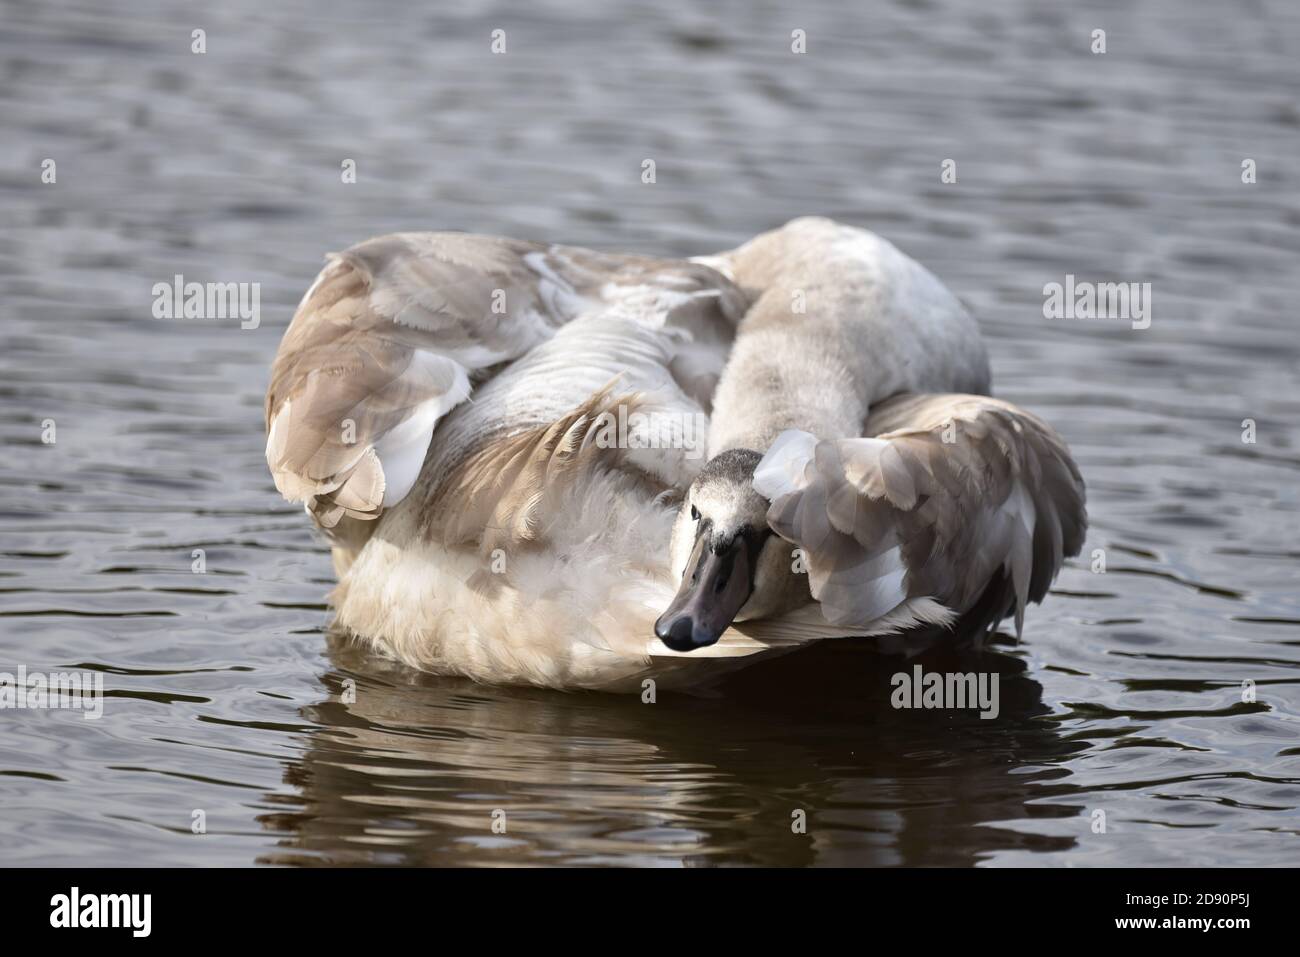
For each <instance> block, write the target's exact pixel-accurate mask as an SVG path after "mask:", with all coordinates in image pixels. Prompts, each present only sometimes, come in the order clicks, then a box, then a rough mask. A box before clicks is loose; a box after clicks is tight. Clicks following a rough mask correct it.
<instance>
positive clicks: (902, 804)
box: [260, 634, 1085, 866]
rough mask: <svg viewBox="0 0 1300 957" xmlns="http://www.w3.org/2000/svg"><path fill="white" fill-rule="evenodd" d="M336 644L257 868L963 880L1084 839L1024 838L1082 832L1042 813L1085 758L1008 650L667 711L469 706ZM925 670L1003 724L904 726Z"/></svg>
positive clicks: (807, 655)
mask: <svg viewBox="0 0 1300 957" xmlns="http://www.w3.org/2000/svg"><path fill="white" fill-rule="evenodd" d="M329 644H330V651H329V654H330V659H331V662H332V663H333V665H334V670H332V671H330V672H327V673H325V674H324V675H322V682H323V683H324V684H325V686H326V687H327V688H328V689H329V694H328V696H326V697H324V698H323V700H321V702H320V703H319V704H316V705H314V706H311V707H309V708H306V709H304V712H305V716H306V717H307V718H308V719H309V720H311V721H312V722H314V723H315V724H317V725H319V729H318V730H317V731H315V732H314V733H312V734H311V735H310V736H309V738H308V739H307V741H306V748H305V751H304V753H303V756H302V758H301V760H300V761H297V762H295V763H293V764H291V765H289V766H288V767H287V768H286V772H285V776H286V781H287V782H288V783H290V784H291V785H293V786H294V787H295V789H296V790H297V792H298V793H297V794H296V795H294V796H285V795H273V796H271V797H270V800H271V801H273V802H275V803H279V804H283V805H285V806H284V808H283V810H282V811H279V812H277V813H272V814H266V815H263V816H262V817H261V818H260V820H261V823H262V824H263V826H264V827H266V828H268V829H269V830H272V831H274V832H278V833H280V834H281V835H282V838H281V840H280V841H279V843H278V849H277V850H274V851H271V852H269V853H267V854H265V855H263V856H262V857H261V858H260V861H261V863H270V864H307V865H310V864H322V863H331V864H347V863H354V864H385V865H431V866H450V865H509V864H521V863H537V862H540V863H555V864H570V865H573V864H600V863H614V862H617V863H622V864H640V865H691V866H699V865H711V864H712V865H769V866H774V865H779V866H788V865H812V864H816V865H852V866H882V865H934V866H964V865H973V864H977V863H979V862H980V860H981V859H982V858H983V857H985V856H987V855H988V854H990V853H993V852H998V851H1004V850H1013V849H1044V850H1056V851H1059V850H1064V849H1066V848H1068V847H1070V846H1072V845H1073V844H1074V843H1075V842H1074V839H1073V838H1063V837H1059V836H1058V837H1050V838H1049V837H1043V836H1039V835H1035V834H1032V833H1027V832H1022V831H1021V830H1020V829H1018V828H1017V827H1016V826H1015V822H1017V821H1023V820H1024V819H1026V818H1030V817H1035V816H1038V817H1045V816H1056V817H1067V816H1073V815H1079V814H1082V813H1083V807H1082V805H1081V804H1080V805H1071V804H1070V803H1068V801H1067V802H1066V803H1061V802H1060V801H1059V800H1058V801H1056V802H1054V803H1050V804H1049V803H1040V804H1035V801H1039V800H1041V799H1043V798H1048V797H1056V798H1058V799H1059V797H1060V796H1061V795H1062V794H1067V795H1068V790H1063V789H1062V787H1061V785H1059V784H1057V783H1056V782H1057V781H1058V780H1059V779H1060V778H1062V777H1065V776H1066V774H1067V772H1066V771H1065V770H1064V769H1063V768H1058V767H1054V765H1056V764H1058V763H1060V762H1063V761H1064V760H1065V759H1066V758H1067V757H1068V756H1069V755H1071V754H1074V753H1076V752H1077V751H1079V750H1082V749H1083V748H1084V747H1085V745H1084V743H1083V742H1072V741H1070V740H1068V739H1067V738H1066V737H1064V736H1062V734H1061V733H1059V732H1058V729H1057V726H1056V723H1055V722H1054V721H1053V720H1052V719H1051V718H1050V716H1049V709H1048V708H1047V707H1046V706H1045V705H1044V704H1043V702H1042V697H1041V695H1042V688H1041V686H1040V685H1039V684H1038V682H1036V681H1034V680H1033V679H1031V678H1029V677H1028V676H1027V674H1026V673H1025V665H1024V663H1023V661H1022V660H1021V659H1020V658H1019V657H1017V656H1016V655H1015V654H1014V643H1013V642H1012V640H1011V639H1009V638H1005V637H1003V636H998V637H997V638H996V639H995V643H994V645H993V646H992V647H991V648H987V647H986V649H985V650H982V651H981V650H975V649H973V648H972V647H970V646H969V645H966V646H959V647H945V646H937V647H936V648H934V649H932V650H929V651H926V652H923V653H922V654H920V655H917V656H915V657H913V658H910V659H909V658H904V657H903V656H902V655H895V654H885V653H881V651H880V650H879V646H878V645H877V646H874V647H873V646H872V645H871V640H870V639H865V640H856V639H843V640H839V641H832V642H824V643H821V645H819V646H817V647H814V648H811V649H808V650H804V651H802V652H800V653H798V654H793V655H790V656H787V657H784V658H781V659H778V660H776V661H773V662H766V663H760V664H758V665H755V666H754V667H753V668H751V669H748V670H746V671H743V672H740V673H738V674H735V675H733V676H731V677H729V678H727V679H725V680H724V681H723V682H722V683H720V684H719V685H717V686H715V687H714V688H712V689H710V690H709V691H707V692H697V693H694V694H685V693H673V692H660V693H659V694H657V695H656V696H655V697H656V699H657V700H656V701H655V702H654V703H645V702H643V700H642V699H641V698H638V697H634V696H616V695H609V694H601V693H592V692H578V693H559V692H552V691H543V690H537V689H527V688H501V687H488V686H483V685H476V684H474V683H472V682H469V681H466V680H463V679H448V678H440V677H433V676H428V675H423V674H421V673H418V672H414V671H411V670H410V669H407V668H405V667H403V666H400V665H396V664H391V663H388V662H385V661H383V660H379V659H376V658H375V657H373V656H371V655H368V654H367V653H366V652H364V651H362V650H361V649H359V648H358V647H356V646H355V644H354V643H353V642H352V641H350V640H349V639H347V638H346V637H344V636H342V635H338V634H335V635H331V636H330V640H329ZM1008 652H1010V653H1008ZM917 664H920V665H921V666H922V668H923V669H924V671H926V672H963V673H964V672H988V673H992V674H996V675H997V677H998V688H999V702H998V704H999V713H998V716H997V718H996V719H993V720H984V719H981V718H980V717H979V714H978V711H976V710H964V711H956V710H904V709H896V708H894V707H893V706H892V705H891V695H892V694H893V691H894V684H893V682H892V679H893V676H894V675H895V674H897V673H899V672H906V673H908V674H911V673H912V672H913V668H914V667H915V666H916V665H917ZM799 812H803V813H802V815H800V814H799ZM801 818H802V820H803V821H804V822H805V825H806V830H805V832H804V833H799V831H800V830H801V828H800V827H799V825H800V819H801ZM494 821H495V822H496V827H495V828H494V826H493V825H494ZM1082 829H1083V825H1081V830H1082Z"/></svg>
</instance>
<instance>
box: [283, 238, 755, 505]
mask: <svg viewBox="0 0 1300 957" xmlns="http://www.w3.org/2000/svg"><path fill="white" fill-rule="evenodd" d="M655 305H657V306H661V307H663V308H664V309H666V310H667V311H669V312H671V313H672V314H673V315H674V316H675V318H676V321H677V322H678V324H679V325H681V326H682V327H683V329H684V330H686V332H687V334H690V333H691V332H693V331H695V330H696V329H700V330H701V331H702V334H703V336H704V337H705V338H708V336H709V334H710V332H711V330H712V328H713V325H714V323H713V322H712V319H711V317H712V316H713V315H716V314H718V313H719V312H721V313H723V314H725V315H726V316H727V317H728V321H729V322H730V323H731V324H732V325H734V322H735V320H736V319H738V318H739V315H740V314H741V313H742V312H743V309H744V301H743V297H741V296H740V294H739V293H738V292H737V291H736V290H735V288H734V287H732V286H731V284H730V283H729V282H727V281H726V280H724V279H722V278H721V277H720V276H718V275H717V274H716V273H715V272H713V271H712V270H711V269H709V268H707V267H705V266H701V265H696V264H692V263H684V262H675V261H672V260H655V259H649V258H646V257H636V256H612V255H606V254H603V253H598V252H593V251H590V250H585V249H580V248H577V247H568V246H555V245H544V244H539V243H533V242H526V241H520V240H512V239H504V238H498V237H492V236H475V235H469V234H462V233H398V234H392V235H388V236H380V237H377V238H375V239H370V240H367V241H365V242H363V243H360V244H358V245H356V246H353V247H352V248H350V249H348V250H346V251H345V252H343V253H339V254H335V255H333V256H331V257H329V262H328V264H327V265H326V267H325V268H324V270H323V271H322V272H321V273H320V275H319V276H318V277H317V279H316V281H315V282H314V283H313V284H312V286H311V288H310V289H309V290H308V291H307V294H306V295H305V296H304V297H303V300H302V302H301V304H300V305H299V307H298V310H297V312H296V313H295V315H294V317H293V320H292V322H291V323H290V325H289V328H288V329H287V331H286V332H285V335H284V339H283V341H282V342H281V345H280V349H279V352H278V354H277V356H276V359H275V363H274V366H273V368H272V372H271V382H270V386H269V388H268V390H267V397H266V424H267V433H268V438H267V446H266V457H267V463H268V465H269V466H270V469H271V473H272V475H273V477H274V479H275V483H276V487H277V488H278V489H279V490H280V492H281V493H282V494H283V495H284V496H285V498H286V499H288V500H290V501H302V502H305V503H306V506H307V510H308V512H309V513H310V514H311V515H312V517H313V519H314V520H315V521H316V522H317V524H318V525H320V526H322V527H323V528H326V529H331V528H333V527H334V526H336V525H337V524H338V523H339V522H340V521H341V520H342V519H344V518H345V517H347V518H352V519H357V520H361V521H363V522H364V521H369V520H373V519H375V518H377V517H378V516H379V515H380V514H381V513H382V512H383V510H384V509H386V508H390V507H392V506H393V505H395V504H397V503H398V502H400V501H401V500H402V499H403V498H405V497H406V496H407V495H408V494H409V492H410V491H411V489H412V487H413V486H414V485H415V483H416V480H417V478H418V477H419V475H420V473H421V470H422V468H423V466H424V462H425V458H426V454H427V453H428V451H429V447H430V442H431V440H432V437H433V433H434V430H435V428H436V427H437V426H438V423H439V422H440V421H441V420H443V419H444V418H445V417H446V416H447V415H448V413H449V412H451V411H452V410H453V409H455V408H456V407H458V406H459V405H461V403H463V402H464V401H465V400H466V399H467V398H468V397H469V396H470V394H471V391H473V390H474V388H475V387H476V386H477V385H479V384H481V383H483V382H485V381H488V380H489V379H491V378H492V377H493V376H494V375H495V374H497V373H498V372H499V371H501V370H502V369H507V368H509V366H510V364H511V363H513V362H515V361H516V360H518V359H520V358H521V357H523V356H526V355H527V354H528V353H529V352H531V351H532V350H534V349H535V348H537V347H538V346H539V345H541V344H542V343H545V342H547V341H549V340H550V339H551V338H553V337H554V335H555V334H556V332H557V331H558V330H559V329H561V328H562V327H564V326H565V325H566V324H568V323H569V322H570V321H572V320H573V319H574V318H576V317H578V316H580V315H583V314H586V313H589V312H590V311H592V310H597V311H608V310H610V309H622V310H623V311H624V312H625V313H627V315H628V316H629V317H631V318H635V317H636V316H637V315H639V314H641V313H643V312H646V311H649V310H650V307H651V306H655ZM714 338H719V337H718V336H715V337H714ZM729 338H730V336H729V334H727V335H724V336H721V337H720V339H722V340H726V341H728V342H729ZM685 374H689V375H692V376H694V375H696V374H697V372H696V370H694V369H688V370H686V372H685V373H684V375H685ZM683 381H685V380H683ZM715 381H716V380H715ZM689 384H693V385H694V386H695V387H696V388H698V389H701V390H704V389H711V383H708V382H707V381H700V382H694V381H693V380H692V382H691V383H689Z"/></svg>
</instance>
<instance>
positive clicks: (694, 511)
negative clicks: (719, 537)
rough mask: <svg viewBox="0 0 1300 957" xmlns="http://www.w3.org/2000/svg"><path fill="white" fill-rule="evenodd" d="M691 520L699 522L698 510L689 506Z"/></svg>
mask: <svg viewBox="0 0 1300 957" xmlns="http://www.w3.org/2000/svg"><path fill="white" fill-rule="evenodd" d="M691 518H693V519H695V521H697V522H698V521H699V520H700V510H699V509H698V508H696V507H695V506H694V505H692V506H691Z"/></svg>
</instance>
